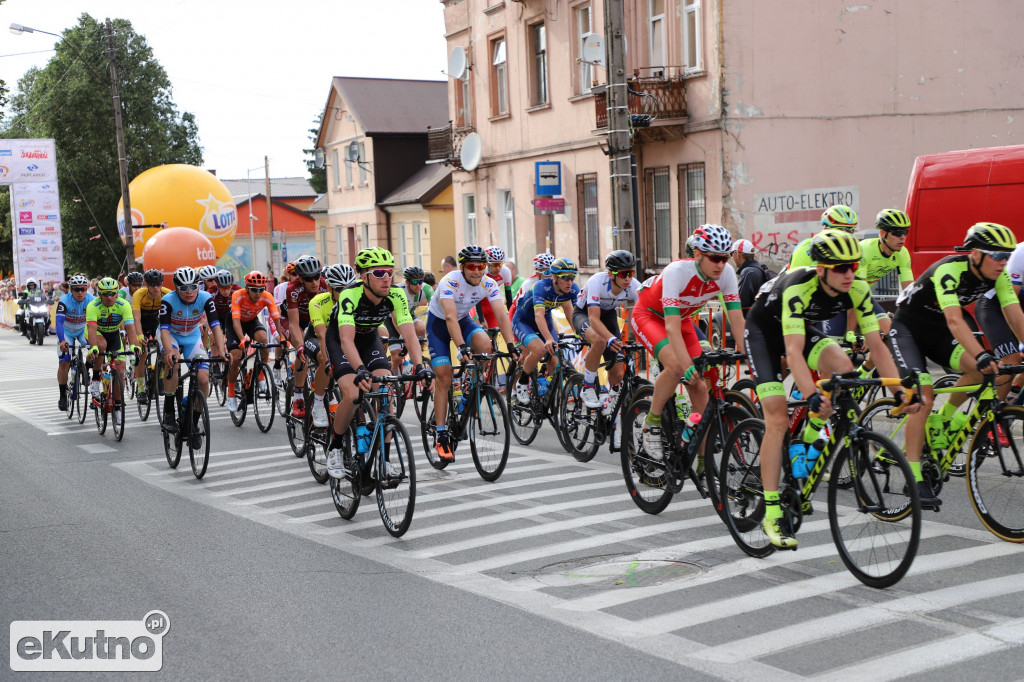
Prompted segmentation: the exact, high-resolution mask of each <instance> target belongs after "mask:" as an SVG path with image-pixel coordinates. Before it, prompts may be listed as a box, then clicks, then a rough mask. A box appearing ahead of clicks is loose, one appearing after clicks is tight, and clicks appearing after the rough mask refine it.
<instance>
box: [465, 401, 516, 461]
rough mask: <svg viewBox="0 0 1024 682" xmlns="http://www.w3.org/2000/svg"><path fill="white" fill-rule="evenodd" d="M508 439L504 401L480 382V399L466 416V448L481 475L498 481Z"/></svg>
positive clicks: (505, 457)
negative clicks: (467, 423)
mask: <svg viewBox="0 0 1024 682" xmlns="http://www.w3.org/2000/svg"><path fill="white" fill-rule="evenodd" d="M467 407H468V406H467ZM510 440H511V439H510V438H509V434H508V411H507V410H506V408H505V401H504V400H502V399H501V394H500V393H498V389H496V388H495V387H494V386H491V385H490V384H482V385H481V386H480V402H479V404H478V405H477V406H476V408H474V409H473V414H472V415H470V419H469V449H470V451H471V452H472V453H473V464H475V465H476V470H477V473H479V474H480V478H482V479H484V480H485V481H497V480H498V477H499V476H501V472H503V471H504V470H505V465H506V464H507V463H508V446H509V443H510Z"/></svg>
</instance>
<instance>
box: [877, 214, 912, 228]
mask: <svg viewBox="0 0 1024 682" xmlns="http://www.w3.org/2000/svg"><path fill="white" fill-rule="evenodd" d="M875 227H877V228H878V229H879V230H885V231H886V232H888V231H889V230H909V229H910V217H909V216H907V214H906V213H904V212H903V211H901V210H899V209H898V208H887V209H885V210H882V211H879V212H878V215H877V216H875Z"/></svg>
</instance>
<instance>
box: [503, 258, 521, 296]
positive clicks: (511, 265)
mask: <svg viewBox="0 0 1024 682" xmlns="http://www.w3.org/2000/svg"><path fill="white" fill-rule="evenodd" d="M505 265H507V266H508V269H509V270H511V271H512V287H511V290H512V296H513V297H515V295H516V292H517V291H519V287H521V286H523V282H524V281H525V280H524V279H523V278H522V277H521V276H520V275H519V268H517V267H516V262H515V261H514V260H512V259H511V258H509V259H508V260H506V261H505Z"/></svg>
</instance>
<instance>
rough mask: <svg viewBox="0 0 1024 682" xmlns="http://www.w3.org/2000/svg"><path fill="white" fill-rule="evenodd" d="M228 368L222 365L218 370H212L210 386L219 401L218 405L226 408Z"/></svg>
mask: <svg viewBox="0 0 1024 682" xmlns="http://www.w3.org/2000/svg"><path fill="white" fill-rule="evenodd" d="M227 374H228V368H227V367H225V366H224V365H220V366H218V367H217V369H211V370H210V384H211V387H212V388H213V397H214V398H215V399H216V400H217V404H218V405H220V406H221V407H224V403H226V402H227V401H228V379H227Z"/></svg>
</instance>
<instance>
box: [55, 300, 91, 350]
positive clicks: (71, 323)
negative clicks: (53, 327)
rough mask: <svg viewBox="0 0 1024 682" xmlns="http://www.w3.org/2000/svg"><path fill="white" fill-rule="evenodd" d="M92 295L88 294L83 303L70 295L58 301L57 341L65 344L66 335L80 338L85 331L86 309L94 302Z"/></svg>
mask: <svg viewBox="0 0 1024 682" xmlns="http://www.w3.org/2000/svg"><path fill="white" fill-rule="evenodd" d="M92 299H93V296H92V294H86V295H85V298H84V299H82V301H81V302H79V301H76V300H75V297H74V295H72V294H70V293H68V294H64V295H63V296H61V297H60V300H59V301H57V320H56V324H57V340H58V341H61V342H64V341H65V340H66V339H65V338H64V333H65V332H67V333H68V334H69V335H73V336H80V335H81V333H82V332H83V331H84V330H85V309H86V308H87V307H88V306H89V302H90V301H92Z"/></svg>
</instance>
